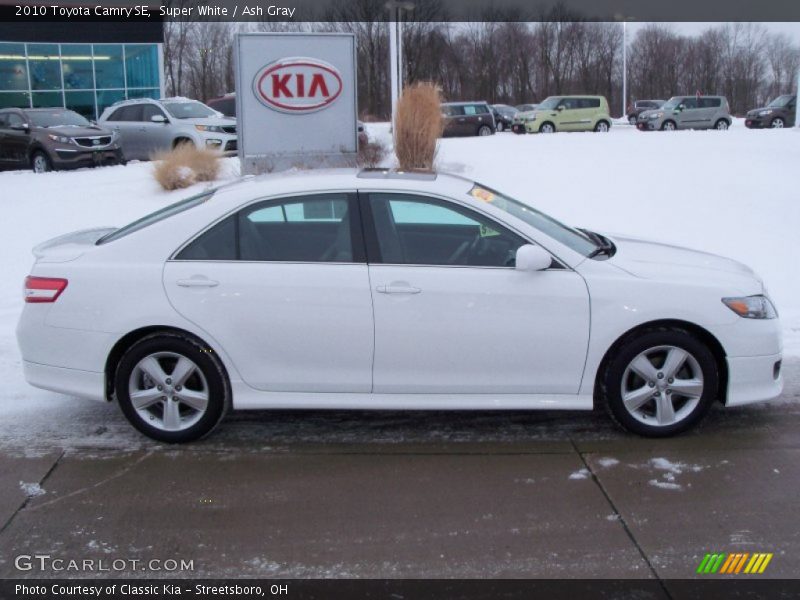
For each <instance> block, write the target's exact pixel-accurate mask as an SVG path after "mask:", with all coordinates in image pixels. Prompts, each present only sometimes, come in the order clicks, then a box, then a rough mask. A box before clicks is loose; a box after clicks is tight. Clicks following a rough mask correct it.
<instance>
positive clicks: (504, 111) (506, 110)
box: [494, 104, 517, 117]
mask: <svg viewBox="0 0 800 600" xmlns="http://www.w3.org/2000/svg"><path fill="white" fill-rule="evenodd" d="M494 109H495V110H496V111H497V112H499V113H500V114H501V115H507V116H509V117H511V116H514V113H516V112H517V109H516V108H511V107H510V106H506V105H505V104H495V105H494Z"/></svg>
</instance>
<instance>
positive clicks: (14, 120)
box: [8, 113, 25, 127]
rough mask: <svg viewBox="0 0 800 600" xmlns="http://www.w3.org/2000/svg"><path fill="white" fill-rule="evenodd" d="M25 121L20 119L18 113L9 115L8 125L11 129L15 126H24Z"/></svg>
mask: <svg viewBox="0 0 800 600" xmlns="http://www.w3.org/2000/svg"><path fill="white" fill-rule="evenodd" d="M24 124H25V119H23V118H22V117H20V116H19V115H18V114H17V113H8V125H9V127H11V126H13V125H24Z"/></svg>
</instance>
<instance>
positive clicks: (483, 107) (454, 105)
mask: <svg viewBox="0 0 800 600" xmlns="http://www.w3.org/2000/svg"><path fill="white" fill-rule="evenodd" d="M442 116H443V117H444V134H443V135H444V136H445V137H449V136H465V135H492V134H493V133H494V132H495V130H496V129H495V127H496V125H495V122H494V115H493V114H492V109H491V108H490V107H489V104H488V103H486V102H446V103H444V104H442Z"/></svg>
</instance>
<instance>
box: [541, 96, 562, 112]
mask: <svg viewBox="0 0 800 600" xmlns="http://www.w3.org/2000/svg"><path fill="white" fill-rule="evenodd" d="M559 102H561V96H550V97H549V98H545V99H544V101H543V102H542V103H541V104H540V105H539V109H541V110H554V109H555V108H556V107H557V106H558V103H559Z"/></svg>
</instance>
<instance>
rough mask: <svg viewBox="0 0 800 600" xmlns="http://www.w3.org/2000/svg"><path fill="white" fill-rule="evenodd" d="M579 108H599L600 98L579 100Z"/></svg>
mask: <svg viewBox="0 0 800 600" xmlns="http://www.w3.org/2000/svg"><path fill="white" fill-rule="evenodd" d="M579 102H580V107H581V108H600V98H580V100H579Z"/></svg>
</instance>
